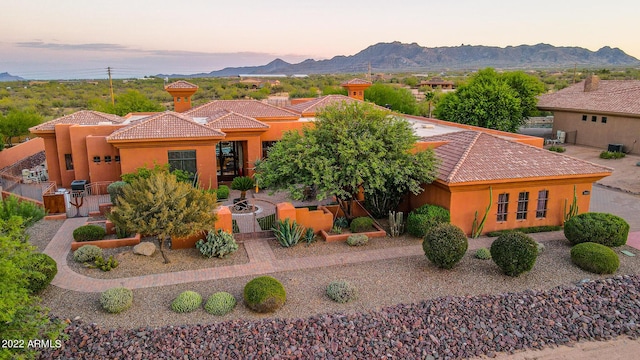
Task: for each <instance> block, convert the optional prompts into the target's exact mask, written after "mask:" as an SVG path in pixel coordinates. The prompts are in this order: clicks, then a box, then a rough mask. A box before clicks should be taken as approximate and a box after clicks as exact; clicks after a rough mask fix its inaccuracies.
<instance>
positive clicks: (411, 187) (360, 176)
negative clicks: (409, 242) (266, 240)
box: [256, 102, 436, 216]
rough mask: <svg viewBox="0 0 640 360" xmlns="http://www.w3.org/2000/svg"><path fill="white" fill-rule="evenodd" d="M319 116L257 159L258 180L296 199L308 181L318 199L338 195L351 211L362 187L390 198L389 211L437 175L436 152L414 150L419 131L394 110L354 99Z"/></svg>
mask: <svg viewBox="0 0 640 360" xmlns="http://www.w3.org/2000/svg"><path fill="white" fill-rule="evenodd" d="M316 118H317V120H316V121H315V123H314V126H308V127H305V128H304V129H303V130H302V134H300V133H298V132H297V131H290V132H287V133H285V134H284V136H283V137H282V140H280V141H279V142H277V143H276V144H275V145H274V146H273V147H272V148H271V149H270V151H269V157H268V158H267V159H265V160H263V161H260V162H258V164H257V165H256V172H257V175H256V176H257V179H258V184H260V185H261V186H264V187H268V188H272V189H287V190H289V191H290V192H291V194H292V196H293V197H294V198H297V199H301V198H302V197H303V195H304V194H303V189H304V186H309V187H315V189H316V190H317V198H318V199H319V200H321V199H324V198H326V197H327V196H331V195H333V196H335V197H336V199H337V200H338V202H339V203H340V205H341V207H342V208H343V210H344V211H345V214H347V216H350V214H351V211H350V204H351V201H350V200H353V199H354V198H356V195H357V194H358V192H359V191H360V189H361V188H362V189H363V190H364V192H365V197H370V198H375V199H378V201H377V202H378V203H380V204H382V203H384V204H386V205H384V206H383V205H380V207H381V208H384V209H381V210H380V211H385V210H386V209H388V208H393V207H394V205H396V206H397V203H398V202H399V201H400V198H401V197H402V195H404V194H405V193H406V192H407V191H410V192H412V193H414V194H417V193H419V192H420V191H422V188H421V186H420V185H421V184H423V183H428V182H431V181H432V180H433V179H434V178H435V174H436V170H435V165H436V161H435V157H434V154H433V152H432V151H431V150H426V151H420V152H417V153H412V151H411V150H412V149H413V147H414V144H415V142H416V141H417V137H416V136H415V135H414V133H413V130H412V128H411V125H410V124H409V123H408V122H407V121H406V120H404V119H401V118H398V117H396V116H393V115H392V114H391V112H389V111H385V110H384V109H380V108H378V107H375V106H374V105H372V104H368V103H359V102H354V103H351V104H347V103H342V104H339V105H336V106H327V107H326V108H324V110H323V111H322V112H321V113H319V114H318V115H317V117H316ZM382 197H388V198H389V199H392V200H387V199H382V200H380V199H381V198H382ZM384 215H386V213H384Z"/></svg>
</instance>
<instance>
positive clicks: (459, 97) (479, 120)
mask: <svg viewBox="0 0 640 360" xmlns="http://www.w3.org/2000/svg"><path fill="white" fill-rule="evenodd" d="M543 91H544V85H543V84H542V83H541V82H540V81H539V80H537V79H536V78H534V77H531V76H529V75H526V74H524V73H522V72H515V73H504V74H498V73H497V72H496V71H495V70H494V69H492V68H486V69H484V70H481V71H479V72H478V73H477V74H476V75H474V76H473V77H472V78H471V80H470V81H469V82H468V83H467V84H465V85H461V86H459V87H458V88H457V89H456V91H455V92H452V93H448V94H446V95H444V96H443V97H442V99H441V100H440V101H439V102H438V106H437V107H436V110H435V116H436V117H437V118H439V119H443V120H448V121H453V122H457V123H461V124H468V125H474V126H480V127H484V128H489V129H496V130H502V131H509V132H516V131H517V130H518V128H519V127H520V126H521V125H522V124H523V123H524V121H525V120H526V119H527V118H528V117H529V116H531V115H533V114H535V111H536V109H535V105H536V102H537V100H536V96H537V95H539V94H541V93H542V92H543Z"/></svg>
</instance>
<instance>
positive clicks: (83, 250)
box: [73, 245, 102, 263]
mask: <svg viewBox="0 0 640 360" xmlns="http://www.w3.org/2000/svg"><path fill="white" fill-rule="evenodd" d="M98 256H102V249H101V248H99V247H97V246H95V245H82V246H81V247H79V248H78V250H76V251H74V252H73V260H74V261H76V262H79V263H86V262H89V261H93V260H95V259H96V258H97V257H98Z"/></svg>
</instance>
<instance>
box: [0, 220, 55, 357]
mask: <svg viewBox="0 0 640 360" xmlns="http://www.w3.org/2000/svg"><path fill="white" fill-rule="evenodd" d="M25 238H26V234H25V232H24V228H23V221H22V218H21V217H19V216H13V217H11V218H10V219H8V220H0V284H2V286H0V339H2V340H18V341H24V348H23V349H10V348H6V347H5V346H3V347H2V348H0V358H1V359H22V358H33V357H35V356H36V355H37V353H36V350H35V349H33V348H31V349H30V348H28V347H27V343H28V341H29V340H32V339H43V340H44V339H49V340H52V341H53V340H56V339H58V338H59V337H60V336H61V332H62V329H63V328H64V326H65V325H64V324H63V323H61V322H60V321H58V320H53V319H51V318H50V317H49V316H48V310H47V309H45V308H42V307H41V306H40V299H39V298H37V297H36V296H33V294H31V292H30V290H29V289H28V285H29V279H33V278H44V275H43V274H42V273H39V272H37V271H34V270H33V266H31V263H30V261H33V256H32V254H34V249H33V247H32V246H31V245H29V244H28V243H27V242H26V241H25ZM3 345H6V344H3Z"/></svg>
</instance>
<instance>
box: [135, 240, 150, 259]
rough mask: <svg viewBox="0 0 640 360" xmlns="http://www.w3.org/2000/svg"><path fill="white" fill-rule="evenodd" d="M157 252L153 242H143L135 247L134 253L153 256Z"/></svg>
mask: <svg viewBox="0 0 640 360" xmlns="http://www.w3.org/2000/svg"><path fill="white" fill-rule="evenodd" d="M155 252H156V244H154V243H152V242H141V243H140V244H138V245H136V246H134V247H133V253H134V254H136V255H144V256H151V255H153V253H155Z"/></svg>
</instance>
